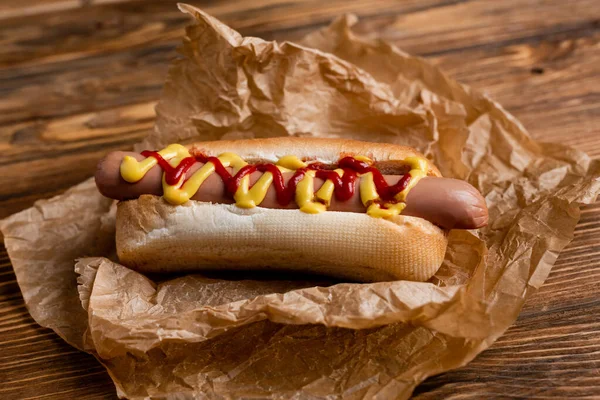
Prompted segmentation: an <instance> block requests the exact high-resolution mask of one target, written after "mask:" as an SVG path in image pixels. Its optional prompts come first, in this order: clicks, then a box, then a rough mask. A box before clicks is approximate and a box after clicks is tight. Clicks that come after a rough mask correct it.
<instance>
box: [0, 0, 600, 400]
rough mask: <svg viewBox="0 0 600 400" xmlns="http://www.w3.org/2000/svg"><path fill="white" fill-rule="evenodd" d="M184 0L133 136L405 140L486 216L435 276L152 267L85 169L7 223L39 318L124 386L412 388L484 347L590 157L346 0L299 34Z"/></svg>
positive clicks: (596, 187)
mask: <svg viewBox="0 0 600 400" xmlns="http://www.w3.org/2000/svg"><path fill="white" fill-rule="evenodd" d="M180 8H181V10H182V11H183V12H186V13H189V14H191V15H192V16H193V17H194V19H195V25H193V26H191V27H190V28H188V29H187V35H186V37H185V39H184V44H183V47H182V48H181V54H182V56H183V57H182V58H181V59H179V60H177V61H175V62H174V63H173V65H172V66H171V69H170V71H169V76H168V78H167V83H166V86H165V91H164V94H163V97H162V99H161V101H160V103H159V105H158V108H157V112H158V119H157V124H156V130H155V132H154V133H153V134H151V135H150V136H149V137H147V138H146V139H145V140H144V142H143V143H142V144H140V145H138V146H136V149H137V150H140V149H146V148H157V147H161V146H163V145H166V144H168V143H171V142H187V141H193V140H197V139H199V138H200V139H202V140H212V139H214V140H217V139H222V138H242V137H270V136H287V135H293V136H319V137H352V138H357V139H362V140H369V141H379V142H389V143H401V144H408V145H411V146H414V147H416V148H417V149H419V150H420V151H422V152H423V153H425V154H426V155H427V156H428V157H430V158H431V159H433V160H434V161H435V163H436V164H437V165H438V167H439V168H440V170H441V171H442V173H443V174H444V175H446V176H450V177H457V178H462V179H467V180H468V181H469V182H471V183H472V184H473V185H475V186H476V187H478V188H479V189H480V190H481V191H482V193H483V194H484V196H485V198H486V201H487V203H488V206H489V209H490V225H489V226H488V227H486V228H485V229H482V230H479V231H478V232H469V231H453V232H452V233H451V234H450V241H449V242H450V243H449V248H448V252H447V254H446V259H445V261H444V264H443V265H442V267H441V269H440V270H439V272H438V273H437V274H436V276H435V277H434V278H433V279H432V280H431V281H430V282H427V283H415V282H402V281H398V282H384V283H374V284H357V283H338V284H336V283H334V282H327V281H320V282H317V281H315V280H314V278H311V279H309V280H304V281H300V280H265V279H263V280H258V279H254V280H252V279H239V278H237V279H236V275H231V276H229V277H227V279H223V277H205V276H200V275H187V276H180V277H177V278H175V279H167V280H164V281H153V280H151V279H149V278H148V277H145V276H143V275H141V274H139V273H137V272H134V271H131V270H129V269H127V268H125V267H124V266H121V265H119V264H118V263H116V259H115V257H114V243H113V241H114V205H113V204H111V202H110V201H109V200H106V199H103V198H102V197H101V196H100V195H99V193H98V192H97V191H96V189H95V186H94V184H93V181H91V180H89V181H86V182H84V183H82V184H80V185H78V186H76V187H74V188H72V189H71V190H69V191H68V192H67V193H65V194H63V195H61V196H58V197H55V198H53V199H51V200H46V201H40V202H38V203H36V205H35V207H33V208H31V209H29V210H25V211H23V212H21V213H19V214H16V215H13V216H12V217H9V218H8V219H6V220H5V221H3V222H2V225H1V228H2V231H3V233H4V235H5V243H6V247H7V249H8V252H9V255H10V257H11V261H12V263H13V265H14V268H15V273H16V275H17V279H18V281H19V285H20V286H21V289H22V291H23V296H24V298H25V302H26V304H27V306H28V308H29V310H30V312H31V314H32V315H33V317H34V318H35V319H36V321H37V322H38V323H40V324H41V325H43V326H48V327H51V328H52V329H54V330H55V331H56V332H57V333H58V334H59V335H61V337H63V338H64V339H65V340H67V341H68V342H69V343H71V344H72V345H74V346H76V347H78V348H81V349H86V350H87V351H90V352H92V353H93V354H95V355H96V356H97V357H98V359H99V360H100V361H101V362H102V363H103V364H104V365H105V366H106V368H107V369H108V371H109V373H110V375H111V377H112V378H113V380H114V381H115V384H116V386H117V391H118V393H119V395H120V396H127V397H129V398H133V399H142V398H148V397H151V398H168V399H181V398H240V397H246V398H249V397H252V398H273V399H279V398H303V399H304V398H313V399H320V398H333V397H335V398H339V397H343V398H353V399H354V398H356V399H358V398H360V399H362V398H372V397H377V398H382V399H388V398H406V397H408V396H410V393H411V392H412V390H413V389H414V387H415V386H416V385H417V384H418V383H419V382H421V381H422V380H424V379H425V378H426V377H428V376H430V375H433V374H437V373H440V372H443V371H446V370H449V369H451V368H456V367H459V366H461V365H464V364H465V363H467V362H469V361H470V360H471V359H472V358H473V357H475V356H476V355H477V354H478V353H479V352H481V351H482V350H484V349H486V348H487V347H489V346H490V345H491V344H492V343H493V342H494V340H496V338H498V336H500V335H501V334H502V333H503V332H504V331H505V330H506V329H507V328H508V327H509V326H510V325H511V324H512V323H513V322H514V321H515V319H516V318H517V315H518V313H519V311H520V309H521V307H522V305H523V302H524V300H525V298H526V297H527V296H528V295H529V294H531V292H532V291H534V290H535V289H537V288H538V287H539V286H540V285H541V284H542V283H543V282H544V280H545V279H546V277H547V275H548V273H549V272H550V268H551V267H552V265H553V264H554V262H555V260H556V258H557V257H558V254H559V252H560V251H561V250H562V249H563V248H564V247H565V246H566V244H567V243H568V242H569V241H570V240H571V239H572V236H573V231H574V228H575V224H576V223H577V220H578V219H579V206H580V205H581V204H585V203H590V202H593V201H594V200H595V198H596V196H597V194H598V192H599V191H600V180H599V179H598V176H599V174H600V166H599V163H598V162H595V161H592V160H591V159H590V158H589V157H588V156H587V155H586V154H584V153H582V152H580V151H577V150H574V149H572V148H568V147H565V146H562V145H558V144H548V143H538V142H535V141H533V140H532V139H531V138H530V137H529V136H528V134H527V132H526V131H525V129H524V128H523V127H522V126H521V125H520V123H519V122H518V121H517V120H516V119H515V118H514V117H512V116H511V115H509V114H508V113H507V112H506V111H504V110H503V109H502V107H501V106H500V105H498V104H497V103H495V102H494V101H492V100H491V99H489V98H488V97H487V96H485V95H483V94H481V93H478V92H476V91H473V90H472V89H470V88H468V87H466V86H464V85H460V84H458V83H456V82H455V81H453V80H451V79H450V78H448V77H447V76H445V75H444V74H443V73H442V72H441V71H440V70H439V69H438V68H436V67H435V66H432V65H430V64H429V63H427V62H426V61H424V60H422V59H420V58H416V57H412V56H409V55H407V54H405V53H403V52H402V51H400V50H399V49H397V48H395V47H393V46H391V45H390V44H388V43H386V42H383V41H379V40H371V39H365V38H362V37H360V36H357V35H355V34H354V33H352V30H351V26H352V25H353V24H354V23H355V22H356V18H355V17H353V16H346V17H342V18H340V19H338V20H336V21H334V22H333V23H332V25H331V26H329V27H327V28H324V29H322V30H319V31H317V32H314V33H312V34H310V35H308V36H307V37H306V38H305V39H304V40H303V41H302V42H301V43H299V44H294V43H287V42H284V43H276V42H265V41H263V40H261V39H258V38H250V37H242V36H240V35H239V34H238V33H237V32H235V31H233V30H232V29H230V28H228V27H226V26H225V25H223V24H221V23H220V22H219V21H217V20H215V19H214V18H212V17H210V16H208V15H206V14H204V13H203V12H202V11H200V10H198V9H195V8H193V7H190V6H186V5H181V6H180ZM97 256H103V257H97ZM81 257H86V258H81ZM75 258H80V259H79V261H78V262H77V264H76V266H75V271H76V272H75V271H74V270H73V264H74V261H73V260H74V259H75ZM262 277H263V278H264V276H262ZM76 280H77V281H78V283H79V285H78V287H77V286H76Z"/></svg>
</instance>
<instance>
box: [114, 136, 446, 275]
mask: <svg viewBox="0 0 600 400" xmlns="http://www.w3.org/2000/svg"><path fill="white" fill-rule="evenodd" d="M190 148H192V149H193V150H192V153H194V152H195V151H197V152H202V153H204V154H209V155H218V154H220V153H223V152H226V151H229V152H235V153H237V154H239V155H240V156H242V157H244V158H245V159H246V160H248V161H249V162H250V161H261V162H263V161H268V162H275V161H277V160H278V159H279V158H280V157H283V156H285V155H289V154H293V155H296V156H298V157H301V158H304V159H307V160H315V161H320V162H323V163H335V162H337V160H339V159H340V157H343V156H347V155H365V156H367V157H369V158H371V159H373V160H374V161H375V164H376V165H377V167H378V168H380V169H381V170H382V171H389V172H390V173H394V172H396V171H398V170H401V169H403V168H404V165H403V164H402V161H401V160H403V159H405V158H406V157H409V156H421V157H422V155H420V154H419V153H418V152H416V151H415V150H414V149H412V148H409V147H404V146H397V145H391V144H380V143H364V142H358V141H353V140H339V139H308V138H274V139H252V140H238V141H218V142H203V143H195V144H192V145H190ZM429 165H430V167H429V171H428V175H429V176H441V175H440V173H439V171H438V170H437V168H435V166H433V165H431V163H429ZM446 245H447V238H446V232H445V231H444V230H442V229H440V228H439V227H437V226H436V225H434V224H432V223H431V222H428V221H427V220H425V219H422V218H417V217H410V216H403V215H399V216H396V217H392V218H389V219H381V218H372V217H370V216H368V215H366V214H363V213H350V212H335V211H327V212H323V213H321V214H317V215H312V214H305V213H302V212H300V211H299V210H293V209H267V208H262V207H256V208H252V209H242V208H238V207H236V206H235V205H229V204H213V203H208V202H202V201H195V200H190V201H188V202H187V203H185V204H183V205H171V204H169V203H167V202H166V201H164V200H163V199H162V198H161V197H159V196H155V195H143V196H141V197H139V198H138V199H135V200H128V201H123V202H120V203H119V205H118V211H117V253H118V256H119V259H120V261H121V262H122V263H123V264H124V265H127V266H129V267H131V268H134V269H136V270H139V271H141V272H175V271H198V270H203V269H244V270H246V269H277V270H298V271H304V272H311V273H318V274H325V275H332V276H336V277H340V278H343V279H351V280H357V281H364V282H368V281H384V280H398V279H405V280H413V281H425V280H427V279H429V278H430V277H431V276H432V275H433V274H434V273H435V272H436V271H437V269H438V268H439V266H440V265H441V263H442V261H443V259H444V254H445V250H446Z"/></svg>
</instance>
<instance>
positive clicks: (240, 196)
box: [120, 144, 428, 218]
mask: <svg viewBox="0 0 600 400" xmlns="http://www.w3.org/2000/svg"><path fill="white" fill-rule="evenodd" d="M158 154H160V155H161V156H162V157H163V158H164V159H165V160H167V161H168V163H169V164H170V165H171V166H172V167H177V166H178V165H179V163H180V162H181V161H182V160H183V159H185V158H187V157H190V156H191V154H190V152H189V151H188V149H187V148H186V147H185V146H182V145H180V144H171V145H169V146H167V147H166V148H164V149H163V150H161V151H159V152H158ZM217 158H218V159H219V161H220V162H221V163H222V164H223V166H224V167H226V168H227V167H231V168H233V174H232V175H235V174H236V173H237V172H238V171H239V170H240V169H241V168H243V167H244V166H246V165H247V164H248V163H246V162H245V161H244V160H243V159H242V158H241V157H240V156H238V155H237V154H234V153H229V152H228V153H223V154H221V155H219V156H218V157H217ZM354 158H355V159H357V160H359V161H364V162H368V163H369V164H370V163H372V161H371V160H370V159H369V158H367V157H365V156H360V155H359V156H355V157H354ZM404 162H405V163H407V164H408V165H409V166H410V168H411V169H410V171H409V174H410V176H411V179H410V181H409V184H408V185H407V187H406V188H405V189H404V190H402V191H401V192H400V193H398V194H397V195H396V196H395V200H396V202H394V203H384V204H383V207H382V205H381V201H380V196H379V194H378V193H377V188H376V186H375V182H374V180H373V173H372V172H368V173H365V174H359V177H360V184H359V191H360V198H361V201H362V203H363V205H364V206H365V207H366V209H367V211H366V212H367V214H368V215H370V216H372V217H375V218H390V217H393V216H396V215H399V214H400V213H402V211H403V210H404V208H405V207H406V203H405V201H406V196H407V195H408V193H409V191H410V190H411V189H412V188H413V187H414V186H415V185H416V184H417V183H418V182H419V180H420V179H421V178H423V177H425V176H427V169H428V163H427V160H426V159H424V158H421V157H408V158H406V159H405V160H404ZM157 164H158V161H157V160H156V159H155V158H154V157H147V158H145V159H144V160H142V161H137V160H136V159H135V158H134V157H130V156H125V157H124V158H123V161H122V162H121V166H120V173H121V176H122V177H123V179H125V180H126V181H127V182H130V183H135V182H138V181H139V180H140V179H142V178H143V177H144V175H145V174H146V173H147V172H148V171H149V170H150V169H151V168H152V167H154V166H155V165H157ZM276 165H277V168H278V169H279V170H280V171H281V172H290V171H295V170H298V169H300V168H306V167H307V166H308V164H307V163H305V162H303V161H302V160H300V159H299V158H298V157H296V156H292V155H288V156H284V157H281V158H280V159H279V160H278V161H277V163H276ZM335 172H336V173H337V174H338V175H339V176H340V177H342V176H343V175H344V170H343V169H336V170H335ZM213 173H215V165H214V164H213V163H212V162H210V161H209V162H207V163H206V164H204V165H203V166H202V167H201V168H200V169H198V170H197V171H196V172H194V173H193V174H192V176H191V177H189V179H187V180H185V177H184V176H182V177H181V179H180V180H179V182H177V183H176V184H174V185H169V184H167V182H166V181H165V177H164V175H163V180H162V184H163V197H164V198H165V200H166V201H168V202H169V203H171V204H183V203H185V202H187V201H188V200H189V199H191V198H192V196H193V195H194V194H195V193H196V192H197V191H198V190H199V189H200V186H201V185H202V183H204V181H205V180H206V179H207V178H208V177H209V176H210V175H211V174H213ZM315 174H316V171H314V170H308V171H306V173H305V174H304V177H303V178H302V180H301V181H300V182H298V185H297V187H296V196H295V201H296V203H297V204H298V207H299V208H300V211H302V212H305V213H309V214H317V213H321V212H323V211H326V210H327V207H329V206H330V205H331V199H332V197H333V194H334V189H335V185H334V183H333V182H332V181H331V180H329V179H328V180H326V181H325V182H324V183H323V185H321V187H320V188H319V190H318V191H317V192H316V193H315V190H314V179H315ZM272 183H273V174H272V173H270V172H264V173H263V174H262V176H261V177H260V178H259V179H258V181H256V183H255V184H254V185H252V187H250V176H249V175H246V176H245V177H244V178H243V179H242V180H241V182H240V185H239V187H238V188H237V190H236V192H235V194H234V196H233V198H234V200H235V204H236V205H237V206H238V207H241V208H253V207H256V206H258V205H260V204H261V203H262V201H263V200H264V198H265V197H266V195H267V191H268V190H269V187H270V186H271V184H272Z"/></svg>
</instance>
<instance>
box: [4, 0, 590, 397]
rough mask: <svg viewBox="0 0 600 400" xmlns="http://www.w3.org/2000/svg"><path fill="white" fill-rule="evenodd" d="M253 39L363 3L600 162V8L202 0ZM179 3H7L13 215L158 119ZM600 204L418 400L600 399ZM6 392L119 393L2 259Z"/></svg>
mask: <svg viewBox="0 0 600 400" xmlns="http://www.w3.org/2000/svg"><path fill="white" fill-rule="evenodd" d="M190 2H193V3H194V4H196V5H198V6H200V7H202V8H204V9H205V10H206V11H208V12H209V13H211V14H213V15H215V16H217V17H218V18H220V19H222V20H223V21H224V22H225V23H227V24H229V25H231V26H232V27H233V28H236V29H238V30H239V31H240V32H241V33H242V34H245V35H255V36H262V37H264V38H267V39H291V40H293V39H295V38H299V37H301V36H302V35H304V34H305V33H307V32H309V31H311V30H313V29H315V28H317V27H320V26H323V25H325V24H327V23H328V22H329V21H330V20H331V19H332V18H334V17H336V16H338V15H340V14H342V13H344V12H354V13H356V14H358V15H359V16H360V17H361V22H360V24H359V25H358V28H357V29H358V31H359V32H362V33H375V32H376V33H378V34H380V35H381V36H383V37H384V38H386V39H387V40H390V41H392V42H394V43H396V44H397V45H398V46H400V47H401V48H403V49H404V50H406V51H408V52H410V53H413V54H418V55H421V56H424V57H426V58H427V59H429V60H430V61H432V62H433V63H435V64H438V65H440V66H441V67H442V68H443V69H445V70H446V71H447V72H448V73H449V74H450V75H452V76H453V77H455V78H457V79H458V80H459V81H462V82H464V83H467V84H469V85H472V86H474V87H476V88H478V89H481V90H485V91H487V92H488V93H489V94H491V95H492V96H493V97H494V98H495V99H497V100H498V101H500V103H502V104H503V105H504V106H505V107H506V108H507V109H508V111H510V112H511V113H513V114H514V115H515V116H516V117H518V118H519V119H520V120H521V121H522V122H523V123H524V125H525V126H526V127H527V128H528V129H529V130H530V132H531V134H532V135H533V136H534V137H535V138H537V139H539V140H544V141H556V142H563V143H567V144H569V145H572V146H574V147H576V148H579V149H581V150H584V151H587V152H588V153H589V154H591V155H592V156H594V157H600V3H599V2H598V0H578V1H563V0H555V1H534V0H532V1H522V0H505V1H457V0H407V1H377V0H357V1H346V0H330V1H323V0H305V1H302V0H243V1H216V0H213V1H210V0H203V1H192V0H190ZM175 3H176V2H175V1H163V0H156V1H129V0H97V1H96V0H81V1H76V0H18V1H17V0H4V1H2V2H0V43H1V46H0V151H1V152H2V153H1V154H2V156H1V158H0V160H1V162H0V218H2V217H5V216H7V215H9V214H11V213H13V212H16V211H19V210H22V209H24V208H26V207H29V206H30V205H31V204H33V202H34V201H35V200H36V199H40V198H44V197H48V196H52V195H54V194H57V193H60V192H61V191H63V190H64V189H66V188H68V187H69V186H71V185H73V184H75V183H77V182H80V181H82V180H83V179H85V178H87V177H88V176H90V175H91V174H92V171H93V170H94V166H95V163H96V161H97V160H98V159H99V158H100V156H101V155H103V154H104V153H106V152H107V151H109V150H112V149H119V148H124V147H128V146H130V145H132V144H133V143H135V142H137V141H139V140H140V139H141V138H142V137H143V136H144V135H146V134H147V133H148V131H149V130H150V129H151V128H152V124H153V118H154V110H153V107H154V105H155V103H156V101H157V99H158V97H159V95H160V91H161V86H162V84H163V80H164V77H165V74H166V71H167V66H168V63H169V60H171V59H172V58H173V57H174V55H175V52H174V49H175V46H176V45H177V44H178V43H179V41H180V39H181V37H182V34H183V27H184V26H185V25H186V24H187V23H188V18H187V17H186V16H185V15H183V14H181V13H180V12H179V11H178V10H177V8H176V7H175ZM599 211H600V203H597V204H595V205H591V206H588V207H586V208H584V210H583V215H582V219H581V222H580V223H579V225H578V226H577V230H576V233H575V240H574V241H573V243H572V244H571V245H570V246H569V247H568V248H567V250H566V251H565V252H563V253H562V255H561V256H560V258H559V260H558V262H557V264H556V266H555V267H554V269H553V270H552V273H551V274H550V277H549V278H548V280H547V281H546V284H545V285H544V286H543V287H542V289H541V290H540V291H539V292H538V293H537V294H536V295H534V296H533V297H531V298H530V299H529V300H528V301H527V304H526V306H525V308H524V310H523V312H522V313H521V316H520V318H519V320H518V321H517V323H516V324H515V325H514V326H513V327H512V328H511V329H509V331H508V332H507V333H506V334H505V335H504V336H503V337H502V338H501V339H500V340H499V341H498V342H497V343H496V344H494V345H493V346H492V347H491V348H490V349H489V350H487V351H485V352H484V353H482V354H481V355H480V356H479V357H477V359H475V360H474V361H473V362H472V363H471V364H469V365H468V366H466V367H464V368H461V369H459V370H457V371H453V372H450V373H446V374H443V375H440V376H437V377H434V378H430V379H428V380H427V381H426V382H425V383H424V384H422V385H421V386H420V387H418V388H417V390H416V392H415V394H416V397H417V398H419V399H434V398H461V399H463V398H506V397H508V398H514V397H533V396H535V398H537V399H541V398H565V397H579V398H582V397H586V396H587V397H589V398H592V397H595V398H599V397H600V290H598V280H599V279H600V268H598V267H599V266H600V262H599V261H598V260H597V257H598V256H599V255H600V213H599ZM0 396H1V397H2V398H3V399H23V398H40V399H41V398H44V399H75V398H77V399H82V398H85V399H113V398H116V395H115V393H114V388H113V385H112V383H111V381H110V379H109V377H108V375H107V374H106V372H105V371H104V369H103V368H102V367H101V366H100V365H99V364H98V363H97V362H96V361H95V360H94V359H93V358H92V357H91V356H89V355H87V354H84V353H81V352H79V351H77V350H75V349H73V348H72V347H70V346H69V345H67V344H66V343H64V342H63V341H62V340H61V339H59V337H58V336H57V335H55V334H54V333H53V332H52V331H50V330H48V329H42V328H40V327H39V326H38V325H37V324H36V323H35V322H34V321H33V320H32V318H31V317H30V316H29V314H28V313H27V310H26V308H25V305H24V303H23V299H22V297H21V294H20V292H19V287H18V285H17V283H16V281H15V276H14V273H13V271H12V267H11V265H10V262H9V260H8V257H7V255H6V251H5V250H4V248H3V247H2V250H1V253H0Z"/></svg>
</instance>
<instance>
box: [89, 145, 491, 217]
mask: <svg viewBox="0 0 600 400" xmlns="http://www.w3.org/2000/svg"><path fill="white" fill-rule="evenodd" d="M127 155H128V156H132V157H135V158H136V159H137V160H138V161H141V160H143V159H144V158H145V157H144V156H142V155H141V154H139V153H134V152H123V151H116V152H112V153H110V154H108V155H107V156H106V157H105V158H104V159H102V160H101V161H100V162H99V163H98V167H97V170H96V175H95V179H96V186H97V187H98V190H99V191H100V193H102V194H103V195H104V196H106V197H109V198H112V199H115V200H130V199H135V198H138V197H140V196H141V195H143V194H152V195H156V196H160V195H162V172H163V171H162V169H161V168H160V167H159V166H155V167H153V168H152V169H150V171H148V173H146V175H145V176H144V177H143V178H142V179H141V180H140V181H138V182H136V183H129V182H126V181H125V180H124V179H123V178H122V177H121V174H120V169H119V168H120V165H121V161H122V160H123V157H125V156H127ZM202 165H203V164H201V163H196V164H195V165H193V166H192V167H191V169H190V170H189V171H188V173H187V176H191V175H192V174H193V173H194V172H195V171H196V170H198V169H199V168H201V167H202ZM230 172H231V171H230ZM261 175H262V173H261V172H254V173H252V174H251V175H250V184H251V185H252V184H254V182H256V181H257V180H258V179H259V178H260V176H261ZM292 175H293V173H284V174H283V177H284V180H285V183H286V185H287V181H288V180H289V179H290V178H291V176H292ZM384 178H385V180H386V181H387V183H388V184H395V183H396V182H398V180H399V179H400V178H401V175H384ZM323 182H324V181H323V180H321V179H318V178H315V180H314V186H315V191H316V190H318V189H319V188H320V187H321V185H322V184H323ZM358 184H359V180H357V182H356V185H358ZM358 193H359V190H358V187H356V190H355V194H354V196H353V197H352V198H351V199H349V200H348V201H339V200H337V199H336V197H335V196H333V197H332V199H331V205H330V206H329V208H328V210H329V211H345V212H365V207H364V205H363V204H362V202H361V199H360V195H359V194H358ZM192 199H193V200H199V201H205V202H212V203H224V204H231V203H233V202H234V201H233V199H232V198H231V196H229V195H228V194H227V193H226V189H225V184H224V182H223V181H222V180H221V178H220V177H219V176H218V175H217V174H211V175H210V176H209V177H208V178H207V179H206V180H205V181H204V183H203V184H202V185H201V186H200V189H199V190H198V192H197V193H196V194H194V196H193V197H192ZM260 206H261V207H265V208H287V209H293V208H298V206H297V205H296V203H295V202H293V201H292V202H290V203H289V204H287V205H286V206H282V205H280V204H279V203H278V202H277V197H276V191H275V189H274V188H273V186H271V187H270V188H269V190H268V191H267V195H266V197H265V199H264V200H263V202H262V203H261V204H260ZM402 214H403V215H409V216H414V217H419V218H423V219H426V220H428V221H430V222H431V223H433V224H435V225H438V226H440V227H441V228H444V229H476V228H480V227H482V226H485V225H486V224H487V220H488V211H487V207H486V205H485V200H484V199H483V197H482V196H481V194H480V193H479V191H477V189H475V188H474V187H473V186H471V185H470V184H468V183H467V182H464V181H461V180H458V179H450V178H437V177H425V178H423V179H421V180H420V181H419V183H417V185H415V187H413V188H412V189H411V190H410V192H409V193H408V196H407V198H406V208H405V209H404V210H403V212H402Z"/></svg>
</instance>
